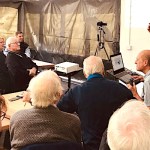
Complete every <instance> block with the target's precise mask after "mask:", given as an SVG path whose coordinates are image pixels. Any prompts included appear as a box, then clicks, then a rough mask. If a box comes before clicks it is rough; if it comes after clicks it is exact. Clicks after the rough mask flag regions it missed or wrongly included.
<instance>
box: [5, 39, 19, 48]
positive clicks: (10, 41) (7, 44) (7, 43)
mask: <svg viewBox="0 0 150 150" xmlns="http://www.w3.org/2000/svg"><path fill="white" fill-rule="evenodd" d="M13 41H17V39H16V37H9V38H7V40H6V48H7V49H9V45H10V44H11V43H12V42H13Z"/></svg>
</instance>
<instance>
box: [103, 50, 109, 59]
mask: <svg viewBox="0 0 150 150" xmlns="http://www.w3.org/2000/svg"><path fill="white" fill-rule="evenodd" d="M103 49H104V51H105V53H106V56H107V58H108V60H110V59H109V56H108V53H107V51H106V49H105V47H103Z"/></svg>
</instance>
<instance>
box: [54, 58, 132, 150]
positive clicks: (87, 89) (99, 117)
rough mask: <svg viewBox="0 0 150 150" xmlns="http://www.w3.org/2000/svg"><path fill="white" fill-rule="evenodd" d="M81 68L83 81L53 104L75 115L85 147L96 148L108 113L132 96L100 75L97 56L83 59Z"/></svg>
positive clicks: (101, 67) (87, 148)
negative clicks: (79, 122) (77, 117)
mask: <svg viewBox="0 0 150 150" xmlns="http://www.w3.org/2000/svg"><path fill="white" fill-rule="evenodd" d="M83 71H84V75H85V77H86V78H87V81H86V82H84V83H82V84H81V85H77V86H75V87H74V88H73V89H70V91H68V92H67V93H66V94H65V95H64V96H63V97H62V99H61V100H60V101H59V102H58V104H57V106H58V108H59V109H60V110H62V111H66V112H69V113H74V112H76V113H77V114H78V116H79V118H80V121H81V130H82V138H83V142H84V148H85V150H98V149H99V146H100V142H101V138H102V134H103V132H104V131H105V129H106V128H107V125H108V121H109V118H110V116H111V115H112V113H113V112H114V111H115V110H116V109H117V108H118V107H119V106H121V105H122V104H123V103H124V102H125V101H127V100H128V99H131V98H132V93H131V92H130V90H128V89H127V88H126V87H125V86H123V85H121V84H120V83H118V82H115V81H111V80H108V79H105V78H104V65H103V62H102V59H101V58H100V57H96V56H90V57H88V58H86V59H85V60H84V62H83Z"/></svg>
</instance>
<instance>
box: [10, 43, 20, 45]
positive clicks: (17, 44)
mask: <svg viewBox="0 0 150 150" xmlns="http://www.w3.org/2000/svg"><path fill="white" fill-rule="evenodd" d="M10 44H17V45H20V43H19V42H14V43H10Z"/></svg>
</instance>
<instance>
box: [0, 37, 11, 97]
mask: <svg viewBox="0 0 150 150" xmlns="http://www.w3.org/2000/svg"><path fill="white" fill-rule="evenodd" d="M3 49H4V38H2V37H0V94H6V93H10V92H12V84H11V78H10V75H9V72H8V68H7V66H6V63H5V59H6V56H5V55H4V54H3Z"/></svg>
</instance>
